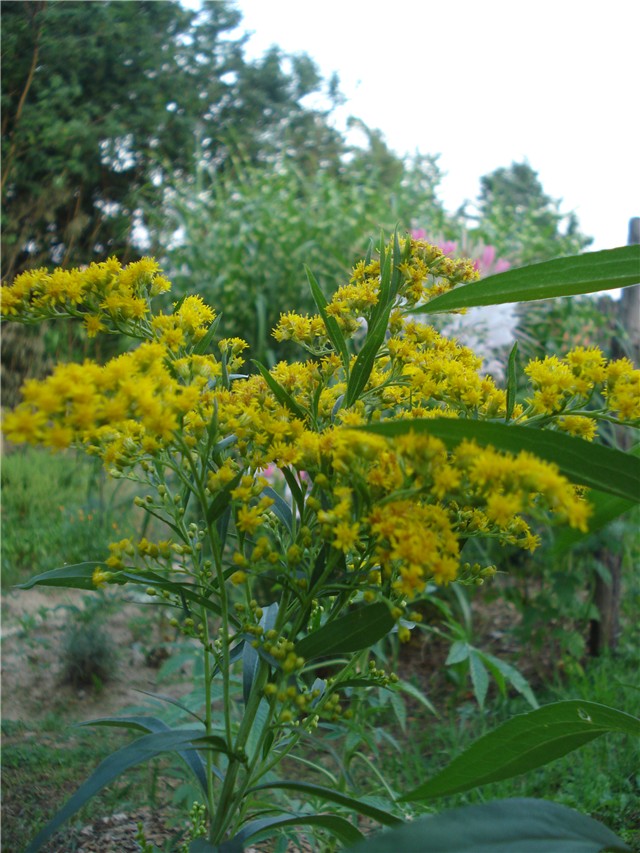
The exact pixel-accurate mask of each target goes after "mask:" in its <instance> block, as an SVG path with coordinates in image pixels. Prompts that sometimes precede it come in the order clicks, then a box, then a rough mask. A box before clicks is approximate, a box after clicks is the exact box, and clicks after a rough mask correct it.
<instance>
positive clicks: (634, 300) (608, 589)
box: [589, 216, 640, 655]
mask: <svg viewBox="0 0 640 853" xmlns="http://www.w3.org/2000/svg"><path fill="white" fill-rule="evenodd" d="M627 242H628V245H635V244H637V243H640V217H638V216H634V217H633V218H632V219H630V220H629V238H628V241H627ZM638 277H639V278H640V270H638ZM618 306H619V315H618V320H619V323H620V325H621V326H622V328H623V329H624V331H625V333H626V338H627V340H626V341H625V342H624V344H626V346H625V345H624V344H623V345H621V342H620V340H619V338H614V339H613V340H612V347H611V350H612V356H613V358H621V357H622V356H625V355H626V356H627V357H630V358H631V359H632V361H634V362H635V363H637V362H638V361H640V284H635V285H633V286H632V287H626V288H624V290H623V291H622V296H621V298H620V302H619V303H618ZM628 432H629V431H628V430H626V431H625V430H619V432H618V435H617V439H618V445H619V446H620V447H621V448H622V449H623V450H628V449H629V446H630V443H631V440H630V436H629V435H628ZM593 556H594V559H595V560H597V561H598V562H599V563H600V565H601V567H603V568H604V569H606V573H608V575H609V578H608V579H606V578H605V577H603V575H602V573H601V572H597V573H596V585H595V592H594V604H595V605H596V608H597V609H598V613H599V618H598V619H592V620H591V624H590V630H589V653H590V654H591V655H599V654H600V653H601V652H602V651H603V650H604V649H615V648H616V646H617V644H618V636H619V634H620V598H621V595H622V554H621V553H614V552H613V551H611V550H610V549H609V548H607V547H601V548H599V549H598V550H597V551H596V552H595V554H594V555H593Z"/></svg>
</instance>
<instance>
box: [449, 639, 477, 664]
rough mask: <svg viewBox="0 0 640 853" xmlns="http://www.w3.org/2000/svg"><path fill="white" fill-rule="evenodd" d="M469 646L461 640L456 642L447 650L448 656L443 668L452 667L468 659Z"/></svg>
mask: <svg viewBox="0 0 640 853" xmlns="http://www.w3.org/2000/svg"><path fill="white" fill-rule="evenodd" d="M470 651H471V646H470V645H469V643H465V642H463V641H462V640H456V641H455V643H453V644H452V646H451V648H450V649H449V654H448V655H447V659H446V661H445V666H453V665H454V664H456V663H462V661H463V660H466V659H467V658H468V657H469V653H470Z"/></svg>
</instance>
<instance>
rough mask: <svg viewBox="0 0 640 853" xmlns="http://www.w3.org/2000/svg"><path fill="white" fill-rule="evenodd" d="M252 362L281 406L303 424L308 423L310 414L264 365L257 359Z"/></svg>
mask: <svg viewBox="0 0 640 853" xmlns="http://www.w3.org/2000/svg"><path fill="white" fill-rule="evenodd" d="M251 361H252V363H253V364H255V366H256V367H257V368H258V370H259V371H260V375H261V376H262V378H263V379H264V381H265V382H266V383H267V385H268V386H269V388H270V390H271V393H272V394H273V396H274V397H275V398H276V400H277V401H278V402H279V403H280V405H281V406H284V407H285V408H286V409H289V411H290V412H291V414H293V415H295V416H296V417H297V418H299V419H300V420H301V421H302V422H303V423H304V422H306V420H307V417H308V413H307V412H305V410H304V409H303V408H302V407H301V406H299V405H298V404H297V403H296V401H295V400H294V399H293V397H292V396H291V394H289V392H288V391H287V390H286V388H283V387H282V385H280V383H279V382H276V380H275V379H274V378H273V376H272V375H271V374H270V373H269V371H268V370H267V368H266V367H265V366H264V365H263V364H260V362H259V361H256V360H255V359H252V360H251Z"/></svg>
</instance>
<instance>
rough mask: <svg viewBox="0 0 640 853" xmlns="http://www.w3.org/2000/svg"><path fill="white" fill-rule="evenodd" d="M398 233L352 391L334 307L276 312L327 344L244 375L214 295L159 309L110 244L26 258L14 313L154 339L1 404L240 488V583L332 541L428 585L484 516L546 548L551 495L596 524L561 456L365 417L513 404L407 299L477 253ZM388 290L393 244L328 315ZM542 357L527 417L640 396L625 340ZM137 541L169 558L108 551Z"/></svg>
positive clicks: (40, 426)
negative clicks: (45, 267) (377, 342)
mask: <svg viewBox="0 0 640 853" xmlns="http://www.w3.org/2000/svg"><path fill="white" fill-rule="evenodd" d="M402 250H403V255H402V257H403V261H402V263H401V264H400V265H399V267H398V270H397V292H396V294H395V296H393V295H392V296H391V298H392V299H393V300H394V302H393V306H394V310H393V311H392V312H391V315H390V321H389V330H388V335H387V338H386V340H385V341H384V342H382V343H381V346H380V348H379V351H378V353H377V354H376V356H375V360H374V363H373V366H372V369H371V372H370V375H369V377H368V381H367V383H366V385H365V386H364V388H363V390H362V392H361V394H360V397H359V399H358V400H356V401H355V403H354V404H353V405H351V406H350V407H348V408H347V407H345V406H344V395H345V392H346V390H347V387H348V383H349V378H350V375H351V372H352V371H353V370H354V365H355V363H356V357H355V356H352V357H351V359H350V362H349V363H348V364H346V365H345V363H344V362H343V359H342V357H341V356H340V354H339V353H337V352H336V351H335V349H334V348H333V345H332V343H331V340H330V337H329V335H328V334H327V330H326V328H325V325H324V322H323V320H322V318H321V317H311V318H310V317H304V316H300V315H297V314H293V313H289V314H285V315H283V316H282V317H281V320H280V323H279V325H278V327H277V329H276V332H275V334H276V337H279V339H280V340H285V339H291V340H294V341H297V342H299V343H300V344H302V345H303V346H305V347H307V348H308V349H310V350H311V351H312V352H314V356H313V357H312V358H310V359H309V360H308V361H306V362H298V363H293V364H288V363H281V364H278V365H276V366H275V367H274V368H273V369H272V370H271V371H270V377H269V378H270V381H267V380H265V378H264V377H263V376H262V375H260V374H255V375H251V376H249V377H238V376H237V375H234V371H236V370H237V369H238V367H239V366H240V365H241V364H242V353H243V350H244V349H245V347H246V343H245V342H244V341H242V340H241V339H237V338H231V339H224V340H222V341H220V342H219V344H218V350H219V357H215V356H213V355H207V354H203V353H201V352H200V349H202V348H203V347H197V344H198V342H200V341H202V339H203V337H204V336H205V335H206V334H207V330H208V329H209V328H210V326H211V323H212V322H213V321H214V319H215V313H214V311H213V310H212V309H211V308H209V307H208V306H207V305H205V303H204V302H203V301H202V300H201V299H200V297H198V296H190V297H187V298H186V299H184V300H183V301H182V302H181V303H179V304H177V305H176V306H174V310H173V312H172V313H171V314H168V315H163V314H160V315H153V314H152V313H151V310H150V308H149V298H150V297H151V296H152V295H153V294H154V292H160V290H162V289H167V287H168V283H166V282H165V280H164V279H162V277H161V276H159V275H158V273H159V270H158V267H157V265H156V264H155V262H153V261H150V260H149V259H143V261H140V262H138V263H137V265H136V264H131V265H129V267H127V268H125V269H122V268H121V267H120V265H119V264H118V263H117V262H115V261H107V262H105V263H104V264H96V265H92V266H91V267H89V268H88V269H87V270H84V271H82V272H79V271H77V270H76V271H71V272H70V273H69V274H68V275H67V274H66V273H65V274H64V275H62V274H60V275H58V272H59V271H56V272H54V273H52V274H51V275H48V274H45V273H44V272H42V271H36V272H34V273H28V274H27V273H25V274H23V276H20V277H19V278H18V279H16V282H15V283H14V285H12V286H11V287H9V288H5V289H3V299H4V301H3V312H4V313H5V315H6V316H11V317H14V318H16V319H18V320H22V321H23V322H30V321H31V320H33V319H35V318H37V317H40V316H56V315H63V314H64V313H65V312H66V313H67V314H68V315H72V316H77V315H78V313H82V312H88V314H87V316H91V317H98V318H99V321H100V323H104V324H105V325H106V326H107V327H109V328H111V327H113V328H122V323H129V322H131V323H134V324H137V325H135V329H132V327H127V328H128V329H129V332H130V333H131V334H133V335H135V336H138V337H143V338H147V340H145V341H144V342H143V343H141V344H140V345H139V346H138V347H137V349H134V350H133V351H131V352H129V353H126V354H125V355H121V356H119V357H118V358H115V359H113V360H111V361H109V362H108V363H107V364H105V365H104V366H100V365H98V364H96V363H94V362H91V361H87V362H85V363H84V364H82V365H72V364H68V365H61V366H59V367H58V368H57V369H56V370H55V371H54V373H53V374H52V375H51V376H50V377H48V378H47V379H45V380H43V381H39V382H35V381H30V382H27V383H26V385H25V387H24V390H23V393H24V399H23V402H22V403H21V404H20V405H19V406H18V407H17V408H16V409H15V410H14V411H13V412H11V413H9V414H8V415H7V416H6V418H5V422H4V431H5V434H6V435H7V437H8V438H9V439H11V440H12V441H28V442H32V443H41V444H44V445H45V446H48V447H52V448H54V449H63V448H66V447H69V446H70V445H77V446H82V447H83V448H85V449H86V450H88V451H89V452H91V453H95V454H97V455H99V456H100V457H102V458H103V460H104V462H105V464H106V466H107V468H109V469H114V468H115V469H117V470H118V471H124V470H126V469H127V468H131V467H132V466H134V465H136V464H137V463H139V462H141V461H143V462H144V461H145V458H146V457H155V459H156V461H157V462H158V463H159V464H160V466H161V465H162V464H169V465H170V467H173V468H174V470H178V469H179V467H180V466H183V467H184V466H185V465H187V464H188V465H190V466H191V469H190V470H192V471H193V470H195V469H196V468H198V470H200V471H201V476H202V493H204V496H205V497H206V500H207V501H210V502H211V505H213V503H214V502H215V500H216V496H217V495H219V494H220V493H221V492H225V491H226V493H227V494H228V495H229V498H230V500H232V501H233V502H234V506H233V515H232V518H233V520H234V530H235V535H236V548H235V550H234V551H233V554H234V556H233V562H234V563H235V566H236V568H237V571H235V573H233V574H232V575H230V578H231V581H232V583H234V584H238V585H240V584H244V583H245V582H247V581H249V580H250V578H251V576H252V575H253V574H254V573H257V572H260V571H262V570H264V569H266V568H268V569H272V568H273V567H274V565H276V564H278V565H279V568H280V569H281V570H282V571H283V573H284V574H286V573H289V575H290V576H291V577H292V578H295V581H293V580H292V583H295V584H296V585H297V588H299V589H302V588H306V586H305V585H308V584H310V583H311V582H312V570H313V566H314V563H315V558H316V556H317V554H318V550H319V548H320V547H323V548H325V549H328V550H329V551H330V552H331V553H332V554H333V555H334V556H335V558H336V559H339V560H342V562H343V564H344V565H345V566H346V567H347V568H348V569H349V571H350V572H351V577H352V579H353V580H352V583H353V584H354V586H355V587H357V588H360V589H361V590H362V591H363V592H364V593H365V594H366V595H368V596H369V597H370V596H374V597H375V596H377V595H380V596H383V597H386V598H388V599H390V600H393V601H397V600H401V599H409V598H411V597H413V596H415V595H416V594H419V593H420V592H421V591H422V590H423V589H424V587H425V584H426V583H427V581H429V580H430V579H433V580H435V581H436V582H437V583H448V582H450V581H451V580H453V579H455V578H456V576H457V575H458V572H459V562H460V540H461V539H466V538H468V537H470V536H488V537H493V538H495V539H497V540H499V541H500V542H502V543H509V544H515V545H518V546H520V547H523V548H527V549H531V550H533V549H534V548H535V547H536V545H537V544H538V540H537V537H536V536H535V534H534V533H533V532H532V530H531V528H530V526H529V523H530V519H531V517H536V516H538V515H542V514H544V513H547V512H549V511H551V512H553V513H554V514H555V515H556V516H557V517H558V518H559V519H560V520H561V521H564V522H566V523H568V524H570V525H572V526H573V527H577V528H579V529H581V530H585V529H586V524H587V519H588V515H589V505H588V504H587V502H586V501H585V499H584V498H583V497H582V496H581V495H580V494H579V493H578V492H577V491H576V489H575V488H574V487H572V486H571V485H570V484H569V482H568V481H567V480H566V479H565V478H564V477H562V476H561V475H560V473H559V472H558V470H557V469H556V468H555V467H554V466H553V465H550V464H547V463H545V462H542V461H540V460H539V459H537V458H536V457H534V456H532V455H530V454H526V453H521V454H519V455H515V456H514V455H509V454H505V453H499V452H498V451H496V450H494V449H492V448H482V447H479V446H477V445H476V444H474V443H473V442H463V443H462V444H460V445H459V446H458V447H457V448H456V449H455V450H453V451H452V450H449V449H447V448H446V447H445V445H444V444H443V443H442V442H441V441H439V440H438V439H436V438H433V437H430V436H427V435H424V434H418V433H416V432H412V433H409V434H406V435H404V436H401V437H397V438H395V439H386V438H382V437H380V436H376V435H372V434H369V433H366V432H364V431H362V430H358V429H354V427H359V426H362V425H367V424H369V423H372V422H377V421H380V420H389V419H392V420H393V419H398V418H404V419H411V418H428V417H434V416H443V415H444V416H447V417H452V418H469V419H487V418H489V419H491V418H501V417H504V416H505V413H506V393H505V391H503V390H502V389H500V388H498V387H497V386H496V384H495V382H494V381H493V379H492V378H491V377H488V376H482V375H481V373H480V370H481V361H480V359H479V358H478V357H477V356H476V355H475V354H474V353H473V352H472V351H471V350H469V349H467V348H465V347H461V346H459V345H458V344H457V343H456V342H455V341H451V340H448V339H446V338H444V337H443V336H441V335H440V334H438V333H437V332H436V331H435V330H434V329H432V328H431V327H429V326H426V325H423V324H421V323H418V322H416V321H415V320H413V319H411V316H410V313H411V309H412V308H415V306H416V305H417V304H418V303H423V302H425V301H426V300H429V299H431V298H433V297H435V296H437V295H438V294H439V293H442V292H445V291H446V290H448V289H450V288H451V287H454V286H455V285H457V284H458V283H460V282H463V281H471V280H473V279H474V278H475V277H476V273H475V270H474V268H473V266H472V264H471V262H466V261H465V262H460V261H453V260H451V259H450V258H447V257H446V256H444V255H443V254H442V252H441V251H440V250H439V249H437V248H435V247H432V246H429V245H428V244H426V243H423V242H421V241H410V242H409V243H406V242H405V243H403V244H402ZM65 282H66V284H64V283H65ZM63 285H64V286H63ZM74 288H75V289H74ZM381 295H382V291H381V270H380V263H379V262H378V261H371V262H369V263H365V262H362V263H361V264H358V265H357V266H356V268H355V270H354V272H353V276H352V277H351V280H350V281H349V283H348V284H346V285H345V286H343V287H341V288H339V289H338V291H337V292H336V294H335V296H334V297H333V299H332V300H331V301H330V302H329V303H328V305H327V308H326V312H327V315H328V316H329V317H330V318H333V320H334V321H335V323H336V324H337V326H338V328H339V329H340V330H341V332H342V334H343V335H344V337H345V338H349V337H350V336H352V335H354V334H355V333H356V331H357V330H358V329H359V328H360V326H361V320H362V318H364V320H365V321H366V322H367V323H369V322H370V321H371V320H372V318H375V317H376V316H378V314H376V313H375V312H376V311H377V310H378V308H379V307H380V306H379V305H378V301H379V300H380V298H381ZM142 303H144V306H143V304H142ZM143 308H144V310H143ZM330 322H331V321H330ZM526 372H527V374H528V376H529V378H530V380H531V382H532V385H533V389H534V390H533V396H532V397H531V399H530V400H529V401H528V406H529V408H528V409H524V410H523V408H522V407H520V406H516V408H515V410H514V412H513V415H514V418H531V417H535V416H542V415H544V416H548V417H549V419H550V420H551V424H552V426H554V427H556V428H559V429H563V430H565V431H567V432H569V433H571V434H573V435H578V436H581V437H584V438H593V435H594V434H595V423H596V422H595V420H594V418H593V417H589V416H588V414H585V413H584V412H582V411H580V407H581V406H584V405H586V404H587V403H588V402H589V400H590V397H591V395H592V394H593V393H594V391H595V390H596V389H600V390H601V391H602V393H603V394H604V396H605V398H606V400H607V403H608V405H609V407H610V409H611V411H612V412H614V413H617V414H618V415H619V416H620V417H621V418H624V419H629V418H633V417H637V416H638V405H639V403H638V376H639V372H638V371H637V370H634V369H633V367H632V365H631V363H630V362H628V361H627V360H625V359H622V360H618V361H614V362H609V363H607V362H606V360H605V359H604V357H603V356H602V353H600V351H599V350H595V349H584V348H577V349H574V350H572V351H571V352H570V353H568V354H567V355H566V356H565V357H564V358H562V359H560V358H557V357H550V358H546V359H544V360H541V361H535V362H532V363H531V364H530V365H529V366H528V367H527V368H526ZM274 467H275V468H277V469H279V470H280V471H282V472H284V473H285V474H286V476H287V488H291V490H292V497H293V498H294V499H295V502H296V508H295V513H294V515H296V519H295V523H292V524H291V525H290V529H289V532H288V533H286V534H285V533H282V530H281V528H282V525H281V526H280V528H278V524H279V518H280V517H279V516H278V515H277V513H276V510H277V509H278V507H277V506H274V504H273V500H272V498H273V492H271V493H270V494H269V496H266V495H265V494H264V490H265V487H266V486H267V485H268V483H267V481H266V480H265V479H264V477H263V476H262V472H264V471H266V470H269V469H272V468H274ZM201 497H202V494H200V497H199V499H200V498H201ZM280 510H281V508H280ZM207 513H208V509H207ZM202 524H203V527H206V523H205V522H204V521H203V522H202ZM276 529H280V530H281V532H280V533H278V535H275V533H274V531H275V530H276ZM161 545H162V547H161ZM127 549H130V550H131V552H132V554H134V555H137V557H139V558H141V559H144V560H147V559H156V558H161V557H164V556H165V552H166V551H167V549H170V543H158V544H157V545H156V546H152V545H151V544H149V543H146V544H145V543H144V542H142V543H139V544H138V545H133V544H132V543H128V542H125V543H116V545H115V546H114V549H113V551H112V554H111V556H110V558H109V560H107V566H108V568H109V569H111V570H113V569H117V568H118V567H119V566H120V565H124V557H125V555H126V554H128V551H127ZM98 580H99V581H100V582H103V581H104V578H102V576H99V577H98Z"/></svg>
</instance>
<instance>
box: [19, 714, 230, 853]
mask: <svg viewBox="0 0 640 853" xmlns="http://www.w3.org/2000/svg"><path fill="white" fill-rule="evenodd" d="M196 746H197V747H200V748H206V747H208V748H210V749H214V750H216V751H218V752H221V751H222V752H226V751H227V746H226V743H225V741H224V740H223V739H222V738H220V737H217V736H212V737H206V736H205V735H204V733H203V730H202V729H177V730H176V729H174V730H169V731H161V732H154V733H153V734H148V735H145V736H144V737H141V738H138V740H135V741H134V742H133V743H131V744H128V745H127V746H123V747H122V749H119V750H117V751H116V752H114V753H112V754H111V755H109V756H107V758H105V759H104V761H102V762H101V763H100V764H99V765H98V767H97V768H96V769H95V770H94V772H93V773H92V774H91V776H90V777H89V778H88V779H87V781H86V782H84V783H83V784H82V785H81V786H80V787H79V788H78V790H77V791H76V793H75V794H74V795H73V796H72V797H71V798H70V799H69V800H68V801H67V802H66V803H65V805H64V806H63V807H62V808H61V809H60V811H59V812H58V813H57V814H56V815H55V817H53V818H52V819H51V820H50V821H49V823H48V824H47V825H46V826H45V827H44V828H43V829H41V830H40V832H39V833H38V834H37V836H36V837H35V838H34V839H33V841H32V842H31V844H29V846H28V847H27V850H26V853H35V851H36V850H39V849H40V847H41V846H42V845H43V844H44V842H45V841H46V840H47V839H48V838H50V837H51V836H52V835H53V833H54V832H55V831H56V830H57V829H58V827H60V826H61V825H62V824H63V823H64V822H65V821H66V820H68V819H69V818H70V817H72V816H73V815H74V814H75V813H76V812H77V811H78V810H79V809H81V808H82V806H84V805H85V803H87V802H88V801H89V800H90V799H91V798H92V797H93V796H95V795H96V794H97V793H98V792H99V791H101V790H102V789H103V788H104V787H105V786H106V785H108V784H110V783H111V782H113V780H114V779H117V777H118V776H120V775H121V774H122V773H124V772H125V770H129V769H130V768H131V767H135V766H136V765H138V764H142V763H143V762H144V761H149V760H150V759H151V758H155V757H156V756H158V755H161V754H162V753H163V752H178V753H180V752H181V751H183V750H185V749H193V748H194V747H196Z"/></svg>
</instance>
